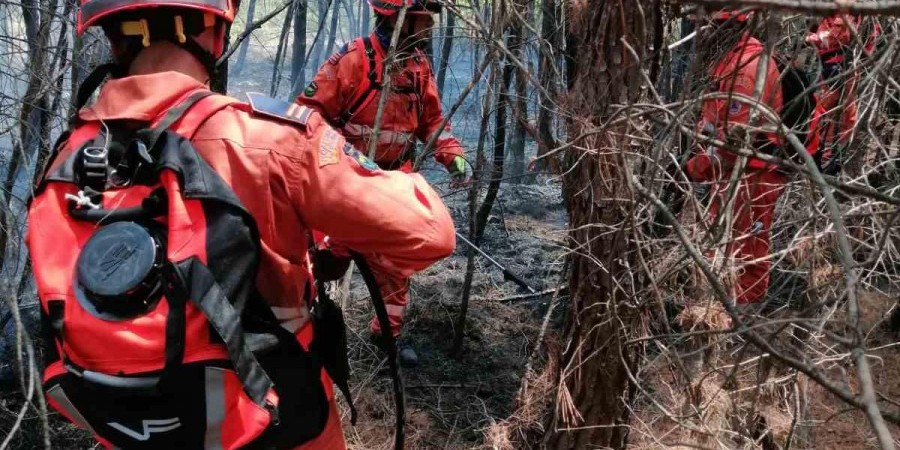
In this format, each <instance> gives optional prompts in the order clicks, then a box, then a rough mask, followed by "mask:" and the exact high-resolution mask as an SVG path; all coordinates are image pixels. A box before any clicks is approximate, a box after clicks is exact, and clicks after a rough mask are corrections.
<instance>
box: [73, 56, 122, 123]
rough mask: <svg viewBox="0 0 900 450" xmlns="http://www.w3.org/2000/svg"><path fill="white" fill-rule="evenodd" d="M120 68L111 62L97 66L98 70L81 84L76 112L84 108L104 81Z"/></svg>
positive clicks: (76, 98) (76, 100) (76, 101)
mask: <svg viewBox="0 0 900 450" xmlns="http://www.w3.org/2000/svg"><path fill="white" fill-rule="evenodd" d="M118 68H119V65H118V64H116V63H112V62H109V63H106V64H101V65H99V66H97V68H96V69H94V70H93V71H92V72H91V73H90V74H88V76H87V77H85V79H84V81H82V82H81V86H78V94H77V95H76V97H75V110H76V111H78V110H80V109H81V108H83V107H84V105H86V104H87V102H88V100H90V98H91V95H93V94H94V92H96V91H97V88H99V87H100V85H101V84H103V80H105V79H106V77H108V76H110V75H112V74H113V73H114V72H115V71H116V70H117V69H118Z"/></svg>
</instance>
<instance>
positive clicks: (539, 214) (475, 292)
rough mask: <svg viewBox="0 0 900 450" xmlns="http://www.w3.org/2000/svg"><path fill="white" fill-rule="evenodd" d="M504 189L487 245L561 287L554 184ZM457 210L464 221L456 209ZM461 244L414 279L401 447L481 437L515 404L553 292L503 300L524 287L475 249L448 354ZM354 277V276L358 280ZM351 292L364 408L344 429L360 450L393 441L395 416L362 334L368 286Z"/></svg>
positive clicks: (544, 282) (512, 264)
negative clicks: (414, 356)
mask: <svg viewBox="0 0 900 450" xmlns="http://www.w3.org/2000/svg"><path fill="white" fill-rule="evenodd" d="M456 197H458V198H459V200H457V199H456V198H451V199H449V200H448V206H450V207H451V209H453V210H454V211H459V210H462V209H463V206H464V205H463V204H462V200H463V198H462V197H464V195H462V194H460V195H457V196H456ZM501 197H502V203H503V205H504V207H503V208H502V211H503V213H500V211H501V208H496V209H495V211H497V214H496V215H493V216H492V217H491V220H490V221H489V222H490V225H489V226H488V229H487V230H486V236H485V240H484V241H483V248H484V249H485V250H486V251H488V252H489V253H491V254H492V256H494V257H495V258H496V259H498V260H499V261H500V262H501V263H503V264H508V267H509V268H511V269H512V270H513V271H514V272H515V273H517V274H520V275H521V276H522V277H523V278H525V280H526V281H527V282H528V283H529V284H530V285H531V286H532V287H534V288H535V289H537V290H539V291H542V290H547V289H550V288H555V287H557V286H558V284H559V271H560V270H561V268H562V259H561V257H562V255H563V250H562V247H561V245H562V242H563V236H564V234H563V232H562V230H563V224H564V211H563V208H562V204H561V201H560V199H559V194H558V190H557V188H556V187H555V186H551V187H538V186H508V187H506V188H505V189H504V192H503V194H502V196H501ZM454 216H456V218H457V226H458V228H462V226H463V221H461V220H459V218H460V215H458V214H454ZM507 232H508V234H507ZM465 252H466V247H465V246H464V244H462V243H461V242H460V243H458V245H457V251H456V252H455V253H454V255H453V256H452V257H450V258H448V259H446V260H444V261H441V262H440V263H438V264H436V265H435V266H433V267H431V268H429V269H428V270H426V271H424V272H423V273H421V274H419V275H417V276H416V277H415V278H413V281H412V285H411V302H410V303H411V306H410V307H409V309H408V311H407V325H406V327H405V336H404V339H407V340H408V341H409V342H410V343H412V345H413V346H414V347H415V349H416V350H417V352H418V354H419V357H420V360H421V365H420V366H419V367H417V368H415V369H411V370H406V371H404V379H405V383H406V396H407V412H408V413H407V415H408V418H409V420H408V427H409V428H408V431H407V448H453V449H469V448H478V447H479V446H481V445H483V439H484V433H483V431H484V429H485V428H486V427H488V426H490V425H492V424H494V423H496V422H498V421H501V420H505V419H506V418H507V417H509V415H510V414H511V412H512V409H513V406H514V404H515V398H516V393H517V391H518V389H519V386H520V384H521V380H522V376H523V374H524V371H525V365H526V363H527V361H528V359H529V357H530V356H531V354H532V352H533V350H534V348H535V343H536V340H537V338H538V335H539V332H540V324H541V323H542V321H543V319H544V315H545V314H546V312H547V309H548V305H549V302H550V300H551V297H550V296H549V295H545V296H539V297H530V298H526V299H520V298H514V299H512V300H504V299H508V298H510V297H514V296H516V295H519V294H522V293H524V290H522V289H521V288H519V287H518V286H516V285H515V284H512V283H508V282H504V281H503V278H502V273H501V272H500V271H499V270H497V269H495V268H493V267H492V266H490V265H489V264H487V262H486V261H484V260H483V259H482V258H480V257H476V265H477V266H476V274H475V277H474V282H473V289H472V299H471V301H470V304H469V311H468V315H467V320H466V327H465V335H464V336H465V339H464V346H463V349H462V351H461V352H460V353H459V354H458V355H451V353H450V350H451V347H452V343H453V339H454V337H455V333H457V330H455V329H454V323H455V321H456V318H457V315H458V313H459V301H460V296H461V292H462V284H463V279H464V274H465V266H466V256H465ZM358 281H359V280H356V281H355V282H354V285H355V286H362V284H361V283H359V282H358ZM353 297H354V299H355V300H354V301H353V303H352V304H350V305H348V307H347V316H348V320H349V322H350V324H351V325H350V328H351V329H352V330H353V331H354V332H356V333H358V334H354V335H352V336H351V338H350V346H351V348H352V350H351V357H352V360H353V365H354V367H353V368H354V379H355V380H354V381H355V383H354V384H355V386H356V387H355V390H354V395H355V396H357V398H358V399H359V400H358V402H359V403H360V404H361V405H362V410H361V412H362V416H361V420H360V423H359V424H358V426H357V429H356V430H351V429H348V430H347V436H348V442H349V443H350V445H351V447H353V448H358V449H363V448H366V449H369V448H389V445H390V443H391V442H390V439H391V437H392V426H393V420H394V414H393V403H392V397H391V395H392V390H391V389H392V388H391V380H390V378H389V377H388V376H387V374H386V372H385V369H384V368H383V366H384V361H383V360H382V359H381V358H380V355H378V354H377V350H376V349H375V347H374V346H372V345H370V344H368V342H367V339H368V329H367V323H368V320H369V318H370V317H371V312H370V311H371V308H370V307H369V305H368V304H367V303H368V300H367V294H366V293H365V292H362V291H360V290H359V289H358V288H357V289H356V290H355V291H354V296H353ZM561 300H563V301H564V298H563V299H561ZM560 310H561V308H560V309H555V311H557V312H558V311H560ZM554 319H555V320H552V321H551V330H550V332H553V329H555V328H558V327H559V325H560V323H561V317H559V316H558V315H557V316H555V317H554Z"/></svg>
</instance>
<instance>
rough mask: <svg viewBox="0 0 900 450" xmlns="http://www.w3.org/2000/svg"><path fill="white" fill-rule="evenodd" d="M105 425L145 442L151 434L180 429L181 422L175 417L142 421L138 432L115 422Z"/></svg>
mask: <svg viewBox="0 0 900 450" xmlns="http://www.w3.org/2000/svg"><path fill="white" fill-rule="evenodd" d="M107 425H109V426H110V427H112V428H115V429H117V430H119V431H121V432H122V433H124V434H125V435H127V436H129V437H131V438H132V439H134V440H137V441H146V440H148V439H150V435H151V434H153V433H165V432H166V431H172V430H174V429H176V428H178V427H180V426H181V421H180V420H179V419H178V418H177V417H173V418H171V419H144V420H142V421H141V429H140V431H135V430H132V429H131V428H128V427H127V426H125V425H122V424H120V423H117V422H110V423H107Z"/></svg>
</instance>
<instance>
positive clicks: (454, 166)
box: [447, 156, 466, 180]
mask: <svg viewBox="0 0 900 450" xmlns="http://www.w3.org/2000/svg"><path fill="white" fill-rule="evenodd" d="M447 171H448V172H450V178H453V179H454V180H464V179H465V178H466V159H465V158H463V157H462V156H457V157H455V158H453V162H451V163H450V165H449V166H447Z"/></svg>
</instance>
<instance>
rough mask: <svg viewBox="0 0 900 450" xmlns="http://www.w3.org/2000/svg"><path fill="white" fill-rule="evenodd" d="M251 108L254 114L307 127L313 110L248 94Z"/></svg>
mask: <svg viewBox="0 0 900 450" xmlns="http://www.w3.org/2000/svg"><path fill="white" fill-rule="evenodd" d="M247 100H249V101H250V108H251V109H252V110H253V113H254V114H258V115H262V116H266V117H271V118H274V119H280V120H283V121H286V122H290V123H294V124H298V125H302V126H304V127H305V126H306V124H307V122H309V117H310V116H311V115H312V113H313V110H312V109H310V108H307V107H306V106H301V105H298V104H296V103H291V102H286V101H284V100H278V99H274V98H271V97H266V96H265V95H262V94H257V93H250V92H248V93H247Z"/></svg>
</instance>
